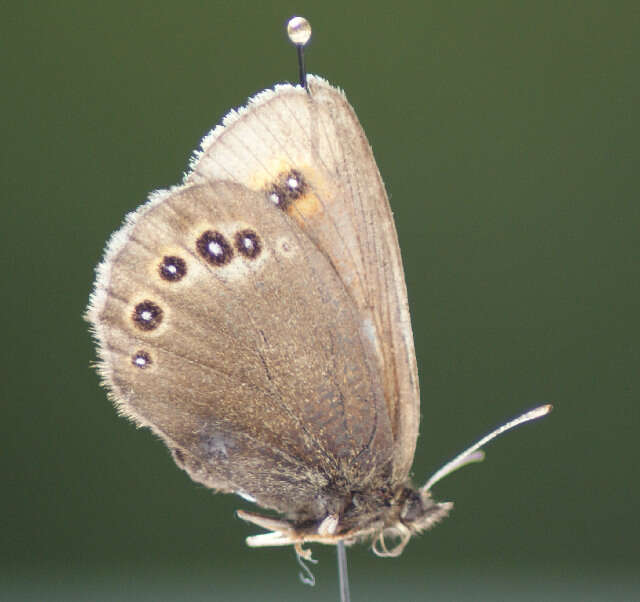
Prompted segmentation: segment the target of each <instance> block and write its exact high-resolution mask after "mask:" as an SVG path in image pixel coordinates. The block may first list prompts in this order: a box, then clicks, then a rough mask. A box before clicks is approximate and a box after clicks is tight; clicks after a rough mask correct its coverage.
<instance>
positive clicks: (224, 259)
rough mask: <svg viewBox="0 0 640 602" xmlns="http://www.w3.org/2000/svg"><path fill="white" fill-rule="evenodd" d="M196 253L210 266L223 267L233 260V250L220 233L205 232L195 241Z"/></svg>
mask: <svg viewBox="0 0 640 602" xmlns="http://www.w3.org/2000/svg"><path fill="white" fill-rule="evenodd" d="M196 248H197V249H198V253H200V255H201V256H202V257H203V258H204V259H206V260H207V261H208V262H209V263H210V264H212V265H217V266H220V265H225V264H226V263H229V262H230V261H231V259H232V258H233V249H232V248H231V245H230V244H229V243H228V242H227V239H226V238H225V237H224V236H223V235H222V234H220V232H213V231H212V230H207V231H206V232H203V233H202V234H201V235H200V238H198V240H197V241H196Z"/></svg>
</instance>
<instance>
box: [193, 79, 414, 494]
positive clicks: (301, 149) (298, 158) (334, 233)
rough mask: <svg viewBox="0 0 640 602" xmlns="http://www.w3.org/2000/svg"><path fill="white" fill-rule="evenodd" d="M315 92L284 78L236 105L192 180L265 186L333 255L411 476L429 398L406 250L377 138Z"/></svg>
mask: <svg viewBox="0 0 640 602" xmlns="http://www.w3.org/2000/svg"><path fill="white" fill-rule="evenodd" d="M308 84H309V93H307V92H306V91H305V90H304V89H303V88H301V87H299V86H290V85H282V86H277V87H276V88H275V90H267V91H265V92H262V93H260V94H259V95H257V96H256V97H254V98H253V99H252V100H251V101H250V102H249V104H248V105H247V107H245V108H243V109H240V110H239V111H238V112H235V111H234V112H231V113H230V114H229V115H228V116H227V117H226V119H225V120H224V122H223V125H222V126H219V127H218V128H216V129H215V130H213V131H212V132H211V134H210V135H209V136H208V138H206V139H205V140H204V141H203V145H202V152H201V153H199V154H197V155H196V156H195V157H194V160H193V162H192V168H193V171H192V173H191V174H190V175H189V176H188V180H187V181H189V182H212V181H216V180H218V179H226V180H231V181H235V182H239V183H242V184H243V185H245V186H247V187H249V188H251V189H252V190H255V191H260V192H262V194H264V195H266V196H267V197H268V198H270V199H271V201H272V202H273V203H274V204H275V205H276V206H278V207H279V208H280V209H281V210H282V211H283V212H284V213H286V214H287V215H288V216H289V217H290V219H292V220H294V221H295V222H296V223H297V224H298V225H299V226H300V227H301V229H302V230H303V231H304V232H305V233H306V235H307V236H308V237H309V238H310V239H311V240H312V241H313V243H314V244H315V246H316V247H317V248H318V249H319V250H320V252H321V253H322V254H323V255H324V256H325V257H326V258H327V259H328V260H329V262H330V263H331V265H332V266H333V268H334V269H335V271H336V272H337V274H338V276H339V278H340V280H341V281H342V283H343V284H344V286H345V288H346V289H347V291H348V293H349V296H350V297H351V299H352V300H353V302H354V303H355V305H356V307H357V309H358V320H359V322H360V324H361V326H362V327H363V328H364V330H365V332H366V333H367V335H368V346H369V347H370V349H371V352H372V353H373V356H374V358H375V363H376V366H377V371H378V372H379V373H380V375H381V379H382V386H383V389H384V397H385V401H386V405H387V414H388V416H389V419H390V423H391V428H392V432H393V440H394V443H393V445H394V450H393V453H394V471H393V472H394V476H393V479H394V480H395V481H396V482H401V481H403V480H404V479H406V476H407V474H408V472H409V469H410V467H411V464H412V462H413V455H414V452H415V445H416V439H417V436H418V426H419V414H420V407H419V404H420V401H419V385H418V376H417V367H416V360H415V351H414V346H413V335H412V331H411V322H410V316H409V308H408V302H407V292H406V286H405V282H404V272H403V268H402V258H401V255H400V248H399V246H398V240H397V234H396V230H395V227H394V223H393V217H392V214H391V209H390V206H389V202H388V199H387V195H386V192H385V189H384V185H383V183H382V179H381V177H380V173H379V171H378V168H377V166H376V163H375V160H374V157H373V153H372V151H371V147H370V146H369V143H368V141H367V139H366V137H365V134H364V131H363V130H362V127H361V126H360V124H359V122H358V119H357V117H356V115H355V112H354V111H353V109H352V108H351V106H350V105H349V103H348V102H347V100H346V98H345V97H344V95H343V94H342V92H341V91H339V90H337V89H336V88H334V87H332V86H330V85H329V84H328V83H327V82H325V81H324V80H322V79H320V78H318V77H314V76H309V79H308Z"/></svg>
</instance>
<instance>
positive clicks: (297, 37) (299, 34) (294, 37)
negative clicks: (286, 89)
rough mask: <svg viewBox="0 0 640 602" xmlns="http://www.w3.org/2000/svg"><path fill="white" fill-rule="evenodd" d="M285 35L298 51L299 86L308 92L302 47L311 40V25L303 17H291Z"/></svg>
mask: <svg viewBox="0 0 640 602" xmlns="http://www.w3.org/2000/svg"><path fill="white" fill-rule="evenodd" d="M287 35H288V36H289V39H290V40H291V42H292V43H293V44H294V45H295V47H296V48H297V50H298V69H299V72H300V85H301V86H303V87H304V89H305V90H306V91H307V92H309V85H308V84H307V71H306V69H305V66H304V47H305V46H306V45H307V42H308V41H309V39H310V38H311V24H310V23H309V21H307V20H306V19H305V18H304V17H291V19H289V22H288V23H287Z"/></svg>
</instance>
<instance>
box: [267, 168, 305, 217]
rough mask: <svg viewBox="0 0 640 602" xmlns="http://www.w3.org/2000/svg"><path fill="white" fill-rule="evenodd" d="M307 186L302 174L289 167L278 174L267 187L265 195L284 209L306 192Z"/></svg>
mask: <svg viewBox="0 0 640 602" xmlns="http://www.w3.org/2000/svg"><path fill="white" fill-rule="evenodd" d="M308 188H309V187H308V185H307V182H306V180H305V179H304V177H303V176H302V174H301V173H300V172H299V171H298V170H297V169H290V170H289V171H284V172H282V173H280V174H278V176H277V177H276V179H275V181H274V182H273V183H272V184H271V185H270V186H269V187H268V188H267V197H268V198H269V200H270V201H271V202H272V203H274V204H275V205H277V206H278V207H280V209H282V210H284V211H286V210H287V209H288V208H289V207H290V206H291V204H292V203H293V202H295V201H297V200H298V199H299V198H300V197H302V196H304V195H305V194H306V192H307V190H308Z"/></svg>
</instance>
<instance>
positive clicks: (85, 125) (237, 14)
mask: <svg viewBox="0 0 640 602" xmlns="http://www.w3.org/2000/svg"><path fill="white" fill-rule="evenodd" d="M293 14H303V15H305V16H306V17H308V18H309V19H310V20H311V23H312V26H313V28H314V38H313V40H312V44H311V47H310V48H309V49H308V52H307V58H308V64H309V70H310V71H311V72H314V73H319V74H321V75H324V76H325V77H327V78H328V79H330V80H331V81H332V82H333V83H335V84H337V85H339V86H341V87H343V88H344V89H345V90H346V92H347V94H348V96H349V99H350V101H351V103H352V104H353V105H354V107H355V108H356V110H357V112H358V115H359V117H360V120H361V122H362V124H363V126H364V128H365V130H366V132H367V135H368V137H369V140H370V142H371V144H372V146H373V148H374V150H375V154H376V157H377V160H378V164H379V166H380V170H381V172H382V174H383V178H384V179H385V183H386V185H387V188H388V190H389V193H390V197H391V204H392V207H393V210H394V213H395V217H396V221H397V227H398V232H399V237H400V243H401V247H402V251H403V256H404V262H405V267H406V277H407V284H408V288H409V295H410V301H411V308H412V316H413V325H414V333H415V339H416V348H417V356H418V363H419V366H420V375H421V386H422V415H423V420H422V427H421V437H420V440H419V442H418V452H417V455H416V461H415V465H414V472H415V475H416V480H417V481H419V482H420V481H423V480H424V479H426V477H427V476H428V475H429V474H431V472H433V471H434V470H435V469H437V468H438V467H439V466H440V465H441V464H442V463H443V462H445V461H446V460H448V459H449V458H451V457H452V456H453V455H454V454H456V453H457V452H459V451H460V450H462V449H463V448H464V447H465V446H466V445H467V444H469V443H471V442H472V441H474V440H475V439H477V438H478V437H479V436H481V435H483V434H484V433H485V432H487V431H488V430H489V429H490V428H492V427H494V426H496V425H497V424H499V423H501V422H502V421H504V420H505V419H507V418H510V417H512V416H513V415H515V414H517V413H519V412H520V411H521V410H524V409H528V408H529V407H531V406H533V405H535V404H537V403H540V402H545V401H553V402H554V404H555V406H556V411H555V412H554V413H553V414H552V415H551V416H550V417H548V418H546V419H545V420H543V421H541V422H539V423H536V424H532V425H528V426H526V427H523V428H521V429H520V430H519V431H518V432H513V433H510V434H508V435H506V436H505V437H504V438H502V439H500V440H498V441H496V442H494V443H493V444H492V445H491V446H490V448H489V449H488V458H487V460H486V461H485V462H484V463H483V464H481V465H477V466H474V467H470V468H467V469H464V470H462V471H460V472H459V473H456V474H455V475H454V476H451V477H449V478H448V479H447V480H445V481H443V482H442V483H440V484H438V485H437V487H436V489H435V493H436V495H437V496H438V497H439V498H440V499H447V500H454V501H455V502H456V508H455V511H454V513H453V515H452V517H451V518H450V519H448V520H447V521H445V522H444V523H443V524H442V525H440V526H438V527H437V528H436V529H434V530H433V531H432V532H430V533H428V534H426V535H424V536H423V537H421V538H418V539H416V540H414V541H412V542H411V543H410V545H409V546H408V547H407V549H406V550H405V552H404V554H403V556H402V557H401V558H399V559H389V560H385V559H378V558H376V557H375V556H373V554H372V553H371V552H370V551H369V550H368V549H367V547H366V546H359V547H355V548H353V549H352V551H351V552H350V556H349V558H350V568H351V578H352V590H353V598H354V600H365V599H367V600H389V599H402V600H531V601H533V600H632V599H638V598H640V577H639V576H638V561H639V560H640V553H639V546H640V544H639V541H640V528H639V525H640V518H639V515H640V512H639V510H640V504H639V503H638V499H639V496H640V486H639V484H638V472H639V469H638V457H639V451H638V436H639V428H638V427H639V426H640V420H639V418H640V411H639V402H640V393H639V391H640V377H639V374H638V368H639V359H640V352H639V340H638V335H639V334H640V333H639V329H638V325H639V317H638V314H639V309H640V286H639V278H638V274H639V260H640V236H639V225H640V219H639V218H640V215H639V213H640V211H639V209H638V207H639V203H638V201H639V198H638V196H639V195H638V190H639V186H638V183H639V177H638V171H639V168H640V162H639V159H640V153H639V151H638V140H639V138H640V115H639V114H638V103H639V101H640V80H639V78H638V65H639V64H640V41H639V39H640V4H638V3H637V2H636V1H633V2H622V1H620V2H604V1H601V2H593V1H582V2H528V3H523V2H517V3H516V2H506V1H505V2H497V1H489V2H471V1H468V2H444V1H441V2H421V3H418V2H415V3H408V2H399V1H396V2H349V3H348V2H344V1H341V2H334V1H329V0H324V1H322V2H304V1H300V2H271V3H268V4H264V5H263V4H262V3H257V2H256V3H248V2H239V1H236V2H224V3H216V2H212V1H208V2H150V1H149V2H116V1H111V2H108V3H102V2H95V3H87V2H77V1H66V2H61V3H60V2H55V3H54V2H37V3H36V2H24V3H18V2H11V3H8V2H4V3H2V9H1V13H0V44H1V46H0V74H1V77H2V82H3V86H2V92H1V94H0V113H1V115H2V122H1V123H2V130H3V133H2V142H3V144H2V147H1V151H0V152H1V153H2V161H1V166H2V182H3V188H4V191H3V195H2V208H3V217H2V220H0V228H1V229H2V232H1V240H0V244H1V245H2V248H1V252H0V261H1V262H2V273H4V274H5V278H4V280H3V282H2V285H0V286H2V295H1V297H2V308H3V311H2V322H3V323H2V326H1V327H2V340H3V345H2V353H3V357H2V360H1V362H0V365H1V366H2V368H1V371H2V372H1V373H2V377H1V378H0V386H1V387H2V391H1V393H0V394H1V399H2V408H3V410H2V417H1V418H0V441H2V452H1V453H0V463H2V468H3V470H2V481H3V483H2V490H1V491H2V495H1V496H0V516H1V517H2V523H1V529H0V542H1V546H0V598H1V599H3V600H4V599H7V600H14V599H15V600H21V599H25V600H88V599H93V600H250V599H258V600H301V599H304V600H309V601H313V600H332V599H336V597H337V587H336V575H335V566H334V551H333V550H332V549H331V548H322V547H317V548H316V549H315V550H314V554H315V555H316V557H318V558H319V559H320V564H319V565H318V566H317V567H315V569H314V572H315V573H316V577H317V579H318V585H317V586H316V587H315V588H313V589H311V588H308V587H306V586H304V585H302V584H300V583H299V582H298V580H297V572H298V567H297V565H296V564H295V560H294V555H293V553H292V551H291V550H289V549H285V550H282V549H276V550H251V549H248V548H247V547H246V546H245V544H244V537H245V536H247V535H249V534H251V533H255V532H256V529H255V528H252V527H250V526H247V525H245V524H244V523H242V522H241V521H239V520H238V519H236V518H235V517H234V510H235V509H236V508H240V507H244V508H251V505H250V504H247V503H245V502H243V501H242V500H240V499H239V498H236V497H235V496H224V495H219V496H215V497H214V496H213V495H211V494H210V492H209V491H208V490H206V489H204V488H203V487H201V486H199V485H195V484H194V483H192V482H191V481H190V480H189V479H188V477H187V476H186V475H185V474H184V473H183V472H182V471H180V470H179V469H177V468H176V467H175V466H174V464H173V462H172V460H171V459H170V457H169V454H168V453H167V451H166V450H165V449H164V447H163V445H161V444H160V443H159V442H158V441H156V440H155V439H154V438H153V437H152V436H151V435H150V434H149V433H148V432H146V431H136V429H135V428H133V427H132V426H131V425H129V424H128V423H127V422H125V421H124V420H123V419H120V418H118V417H117V415H116V413H115V412H114V411H113V409H112V407H111V405H110V403H109V402H108V401H107V399H106V397H105V394H104V392H103V391H102V390H100V388H99V386H98V379H97V376H96V374H95V373H94V372H93V371H92V370H91V369H90V367H89V363H90V362H91V361H92V359H93V358H94V351H93V346H92V343H91V341H90V338H89V335H88V334H87V329H86V325H85V324H84V323H83V321H82V319H81V315H82V313H83V310H84V307H85V304H86V301H87V297H88V295H89V291H90V288H91V284H92V280H93V268H94V265H95V264H96V263H97V262H98V260H99V259H100V256H101V253H102V248H103V244H104V242H105V240H106V238H107V237H108V236H109V234H110V233H111V231H112V230H114V229H115V228H117V227H118V225H119V224H120V221H121V219H122V217H123V215H124V214H125V213H126V212H127V211H129V210H131V209H133V208H134V207H135V206H137V205H138V204H140V203H141V202H142V201H143V200H144V199H145V197H146V195H147V193H148V192H149V191H151V190H153V189H155V188H158V187H166V186H169V185H171V184H174V183H177V182H179V181H180V179H181V176H182V173H183V171H184V170H185V169H186V166H187V161H188V158H189V156H190V153H191V151H192V149H194V148H195V147H196V145H197V144H198V142H199V140H200V137H201V136H202V135H203V134H204V133H205V132H206V131H207V130H208V129H209V128H210V127H212V126H213V125H215V123H216V122H217V121H218V120H219V119H220V118H221V117H222V116H223V115H224V114H225V113H226V111H227V110H228V109H230V108H231V107H235V106H238V105H241V104H242V103H244V101H245V99H246V98H247V96H249V95H250V94H253V93H255V92H257V91H259V90H261V89H263V88H265V87H268V86H270V85H272V84H273V83H274V82H276V81H282V80H287V79H289V80H295V79H296V77H297V68H296V63H295V52H294V50H293V49H292V47H291V46H290V45H289V43H288V41H287V40H286V37H285V34H284V24H285V22H286V19H287V18H288V17H289V16H291V15H293Z"/></svg>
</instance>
